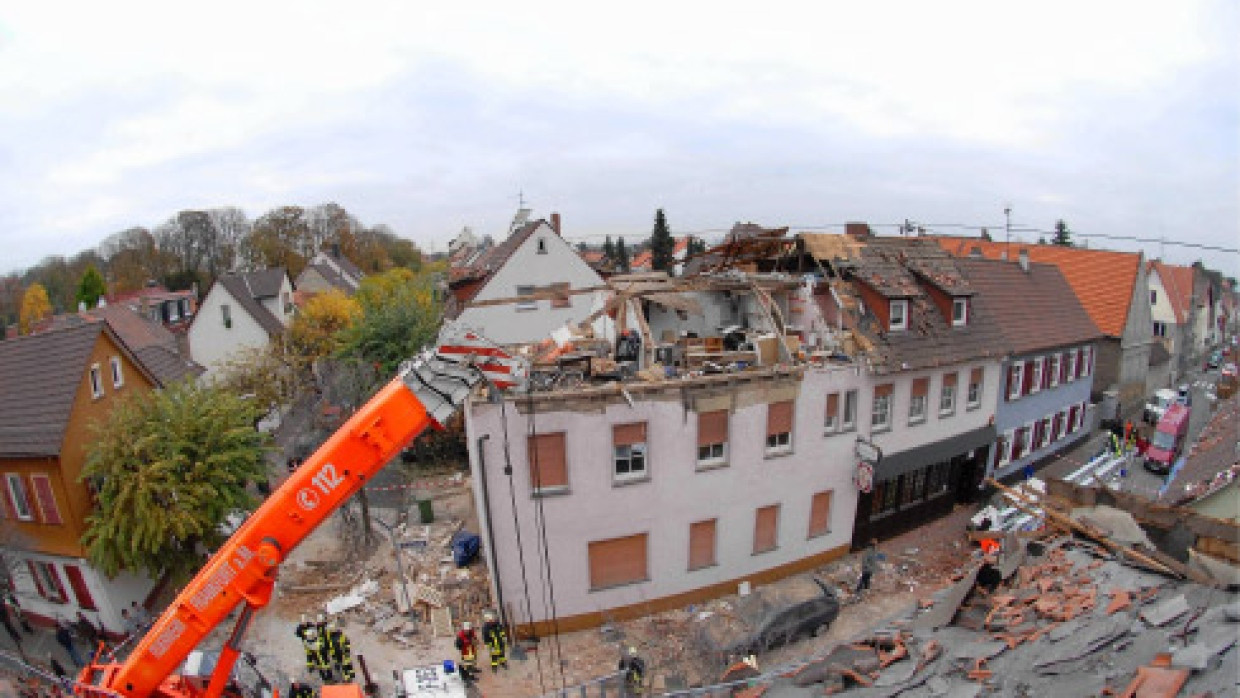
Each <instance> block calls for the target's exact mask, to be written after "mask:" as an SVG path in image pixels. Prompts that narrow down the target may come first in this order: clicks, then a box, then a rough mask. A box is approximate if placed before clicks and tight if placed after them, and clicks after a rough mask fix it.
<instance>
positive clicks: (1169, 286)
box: [1150, 260, 1193, 325]
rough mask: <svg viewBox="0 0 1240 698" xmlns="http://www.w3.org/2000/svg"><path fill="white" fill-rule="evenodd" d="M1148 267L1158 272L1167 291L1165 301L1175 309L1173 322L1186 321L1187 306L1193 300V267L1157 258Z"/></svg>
mask: <svg viewBox="0 0 1240 698" xmlns="http://www.w3.org/2000/svg"><path fill="white" fill-rule="evenodd" d="M1150 268H1152V269H1153V270H1154V271H1156V272H1158V278H1159V279H1161V280H1162V285H1163V289H1164V290H1166V292H1167V302H1169V303H1170V304H1171V309H1172V310H1173V311H1175V324H1177V325H1183V324H1184V323H1185V322H1187V320H1186V318H1187V317H1188V306H1189V304H1190V303H1192V300H1193V268H1192V267H1182V266H1179V265H1177V264H1164V263H1163V262H1160V261H1158V260H1155V261H1153V262H1150Z"/></svg>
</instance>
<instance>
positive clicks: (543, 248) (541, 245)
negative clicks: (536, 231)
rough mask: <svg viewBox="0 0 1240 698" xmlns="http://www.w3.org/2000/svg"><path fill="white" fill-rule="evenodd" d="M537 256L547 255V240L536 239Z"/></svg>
mask: <svg viewBox="0 0 1240 698" xmlns="http://www.w3.org/2000/svg"><path fill="white" fill-rule="evenodd" d="M538 254H547V238H538Z"/></svg>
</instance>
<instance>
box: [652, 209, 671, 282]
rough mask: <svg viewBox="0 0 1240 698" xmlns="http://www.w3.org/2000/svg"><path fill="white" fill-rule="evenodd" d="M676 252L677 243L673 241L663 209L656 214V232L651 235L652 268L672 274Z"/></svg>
mask: <svg viewBox="0 0 1240 698" xmlns="http://www.w3.org/2000/svg"><path fill="white" fill-rule="evenodd" d="M675 252H676V241H675V240H674V239H672V231H671V230H670V229H668V227H667V217H666V216H664V215H663V209H658V210H657V211H655V213H654V230H653V231H651V233H650V268H651V269H652V270H654V271H665V272H667V273H669V274H670V273H672V269H673V264H674V259H673V257H672V255H673V254H674V253H675Z"/></svg>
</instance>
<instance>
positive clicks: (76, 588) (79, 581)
mask: <svg viewBox="0 0 1240 698" xmlns="http://www.w3.org/2000/svg"><path fill="white" fill-rule="evenodd" d="M65 576H66V577H68V578H69V586H70V587H71V588H72V589H73V596H74V598H76V599H77V605H78V606H81V607H82V608H83V609H84V610H87V611H97V610H99V607H98V606H96V605H95V599H94V597H92V596H91V595H90V588H89V587H87V586H86V578H85V577H83V576H82V570H81V569H79V568H78V566H77V565H65Z"/></svg>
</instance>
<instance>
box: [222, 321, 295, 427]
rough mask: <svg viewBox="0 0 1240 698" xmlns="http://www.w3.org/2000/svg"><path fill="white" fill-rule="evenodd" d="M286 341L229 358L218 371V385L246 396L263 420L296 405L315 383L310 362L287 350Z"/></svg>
mask: <svg viewBox="0 0 1240 698" xmlns="http://www.w3.org/2000/svg"><path fill="white" fill-rule="evenodd" d="M285 341H286V340H285V339H276V340H273V341H272V342H270V343H268V344H267V345H265V346H261V347H246V348H243V349H239V350H237V351H235V352H233V353H232V354H230V355H229V357H228V359H226V360H225V361H224V362H223V363H222V364H221V365H220V366H219V367H218V369H217V370H216V371H215V376H216V377H215V384H216V385H217V386H219V387H220V388H221V389H223V390H226V391H228V392H229V393H232V394H233V395H242V396H245V398H246V399H247V400H250V401H251V402H252V403H253V404H254V405H255V406H256V408H257V409H258V410H259V411H260V413H261V414H260V417H261V416H262V415H265V414H267V413H268V412H270V411H271V410H273V409H275V408H277V407H280V406H282V405H288V404H292V403H293V401H295V400H296V399H297V398H298V397H299V396H300V395H301V394H302V393H303V392H304V391H305V390H307V389H309V388H310V387H311V381H312V380H313V378H312V376H311V374H310V366H309V364H308V362H305V361H302V360H301V359H300V357H299V356H298V355H297V354H295V353H294V352H291V351H288V350H286V347H285Z"/></svg>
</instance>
